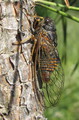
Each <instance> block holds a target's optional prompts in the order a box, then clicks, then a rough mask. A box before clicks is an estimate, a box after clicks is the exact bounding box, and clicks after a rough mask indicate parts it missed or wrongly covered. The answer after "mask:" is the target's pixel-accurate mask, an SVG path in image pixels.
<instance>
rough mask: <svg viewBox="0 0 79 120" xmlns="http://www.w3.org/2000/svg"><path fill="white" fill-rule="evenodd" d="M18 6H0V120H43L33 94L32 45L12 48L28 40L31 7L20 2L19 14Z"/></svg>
mask: <svg viewBox="0 0 79 120" xmlns="http://www.w3.org/2000/svg"><path fill="white" fill-rule="evenodd" d="M20 2H21V1H20ZM20 2H5V1H1V2H0V120H45V118H44V117H43V115H42V114H43V109H40V107H39V106H38V104H37V102H36V99H35V94H34V91H33V84H32V83H33V79H32V70H31V62H30V56H31V47H32V44H31V43H30V42H26V43H24V44H22V45H13V44H12V43H14V42H16V41H20V40H22V39H25V38H27V37H28V38H30V37H29V36H31V31H30V27H31V26H32V23H33V17H32V16H33V15H34V7H35V6H34V3H33V1H32V0H26V1H23V3H22V5H23V13H22V14H21V12H20V11H21V8H20ZM21 7H22V6H21ZM28 13H29V14H30V15H31V16H29V15H28ZM21 17H22V21H21V19H20V18H21ZM29 21H30V22H29ZM21 22H22V26H21ZM21 29H22V32H23V33H21V31H20V30H21Z"/></svg>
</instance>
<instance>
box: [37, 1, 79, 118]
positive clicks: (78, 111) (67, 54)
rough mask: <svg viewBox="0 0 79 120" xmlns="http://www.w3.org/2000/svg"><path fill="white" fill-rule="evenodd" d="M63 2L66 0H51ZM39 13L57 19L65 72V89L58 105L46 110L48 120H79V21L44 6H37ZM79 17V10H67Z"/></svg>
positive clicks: (73, 2)
mask: <svg viewBox="0 0 79 120" xmlns="http://www.w3.org/2000/svg"><path fill="white" fill-rule="evenodd" d="M48 1H49V0H48ZM50 1H54V2H57V3H59V2H60V3H63V4H64V0H50ZM69 2H70V5H72V6H79V0H69ZM36 11H37V14H38V15H40V16H44V17H45V16H49V17H51V18H52V19H54V20H55V23H56V29H57V36H58V51H59V55H60V58H61V61H62V66H63V69H64V74H65V84H64V91H63V94H62V96H61V100H60V102H59V104H58V105H57V106H56V107H51V108H48V109H46V110H45V116H46V117H47V118H48V120H79V23H77V22H75V21H73V20H70V19H68V18H65V17H62V16H61V15H59V14H56V13H54V12H51V11H49V10H47V9H45V8H43V7H39V6H37V7H36ZM63 11H66V12H67V13H69V14H70V15H74V16H76V17H78V18H79V11H69V10H68V11H67V10H66V9H63Z"/></svg>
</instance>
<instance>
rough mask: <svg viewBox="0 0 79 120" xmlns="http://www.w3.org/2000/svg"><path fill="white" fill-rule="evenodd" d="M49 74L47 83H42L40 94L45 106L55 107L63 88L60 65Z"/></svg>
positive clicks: (62, 75)
mask: <svg viewBox="0 0 79 120" xmlns="http://www.w3.org/2000/svg"><path fill="white" fill-rule="evenodd" d="M46 72H47V73H48V72H49V81H48V82H45V81H43V84H42V92H43V95H44V103H45V106H48V107H49V106H51V105H52V106H55V105H56V104H57V103H58V101H59V98H60V96H61V93H62V89H63V86H64V74H63V70H62V67H61V65H58V66H57V67H56V68H55V69H54V70H53V71H52V72H51V71H46Z"/></svg>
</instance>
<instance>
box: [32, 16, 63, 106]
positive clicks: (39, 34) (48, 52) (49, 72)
mask: <svg viewBox="0 0 79 120" xmlns="http://www.w3.org/2000/svg"><path fill="white" fill-rule="evenodd" d="M35 39H37V44H36V47H35V51H34V55H35V67H36V68H37V69H36V73H37V77H38V81H39V86H40V89H41V90H40V91H41V94H42V98H43V100H44V105H45V106H47V107H49V106H51V105H53V106H55V105H56V104H57V103H58V101H59V98H60V96H61V93H62V89H63V85H64V74H63V69H62V66H61V61H60V58H59V54H58V50H57V35H56V28H55V24H54V21H52V20H51V19H50V18H45V19H44V20H43V21H41V23H38V25H37V26H35ZM36 56H37V57H36ZM41 104H42V103H41Z"/></svg>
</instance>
